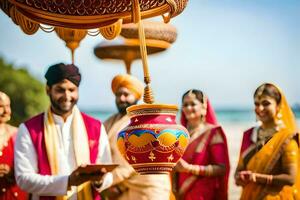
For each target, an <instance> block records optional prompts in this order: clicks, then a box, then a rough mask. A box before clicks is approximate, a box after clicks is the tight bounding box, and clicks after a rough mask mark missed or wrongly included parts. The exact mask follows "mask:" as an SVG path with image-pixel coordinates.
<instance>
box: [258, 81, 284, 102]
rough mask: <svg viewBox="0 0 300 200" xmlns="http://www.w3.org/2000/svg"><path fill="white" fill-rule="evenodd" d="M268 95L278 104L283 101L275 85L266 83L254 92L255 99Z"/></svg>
mask: <svg viewBox="0 0 300 200" xmlns="http://www.w3.org/2000/svg"><path fill="white" fill-rule="evenodd" d="M262 95H266V96H269V97H272V98H273V99H275V101H276V103H277V104H279V103H280V101H281V94H280V91H279V90H278V89H277V87H275V86H274V85H273V84H270V83H264V84H262V85H261V86H259V87H258V88H257V89H256V90H255V92H254V98H255V97H260V96H262Z"/></svg>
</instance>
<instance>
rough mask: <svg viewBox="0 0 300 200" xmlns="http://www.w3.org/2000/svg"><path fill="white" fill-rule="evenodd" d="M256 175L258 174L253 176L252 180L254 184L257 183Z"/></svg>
mask: <svg viewBox="0 0 300 200" xmlns="http://www.w3.org/2000/svg"><path fill="white" fill-rule="evenodd" d="M256 175H257V174H256V173H252V174H251V180H252V182H253V183H256Z"/></svg>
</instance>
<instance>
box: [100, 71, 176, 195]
mask: <svg viewBox="0 0 300 200" xmlns="http://www.w3.org/2000/svg"><path fill="white" fill-rule="evenodd" d="M111 88H112V91H113V93H114V94H115V96H116V106H117V108H118V111H119V112H118V113H116V114H114V115H113V116H111V117H110V118H109V119H108V120H107V121H105V122H104V126H105V128H106V130H107V133H108V138H109V142H110V147H111V153H112V160H113V162H114V163H117V164H119V166H118V167H117V168H116V169H115V170H114V171H112V174H113V184H112V187H110V188H108V189H107V190H105V191H104V192H103V195H104V197H105V199H106V200H107V199H108V200H132V199H138V200H157V199H160V200H168V199H169V195H170V190H171V189H170V180H169V176H168V175H165V174H155V175H139V174H137V173H136V172H135V171H134V169H133V168H132V167H131V166H130V165H129V163H128V162H127V161H126V160H125V159H124V158H123V156H122V155H121V153H120V152H119V150H118V147H117V136H118V133H119V132H120V131H121V130H122V129H123V128H125V127H126V126H127V125H128V124H129V121H130V119H129V117H128V116H127V115H126V108H128V107H129V106H131V105H135V104H136V103H137V102H138V100H139V99H140V98H141V97H142V94H143V89H144V86H143V83H142V82H141V81H139V80H138V79H137V78H135V77H134V76H131V75H128V74H124V75H117V76H115V77H114V78H113V80H112V83H111Z"/></svg>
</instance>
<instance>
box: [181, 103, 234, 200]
mask: <svg viewBox="0 0 300 200" xmlns="http://www.w3.org/2000/svg"><path fill="white" fill-rule="evenodd" d="M181 122H182V124H183V125H184V126H186V119H185V117H184V115H183V114H182V119H181ZM206 122H207V123H210V124H213V126H211V127H210V128H209V129H208V130H206V131H205V132H204V133H198V134H199V135H198V136H196V137H195V139H194V140H191V141H190V144H189V145H188V147H187V149H186V151H185V153H184V155H183V157H182V159H184V160H185V161H186V162H187V163H189V164H193V165H202V166H207V165H224V166H225V168H226V173H225V175H224V176H210V177H207V176H195V175H193V174H190V173H179V174H178V182H177V186H178V188H179V194H181V197H182V199H184V200H227V199H228V197H227V196H228V195H227V193H228V176H229V169H230V165H229V156H228V148H227V140H226V136H225V134H224V132H223V130H222V128H221V127H220V126H217V125H216V124H217V121H216V117H215V113H214V110H213V108H212V107H211V104H210V103H209V101H207V115H206ZM194 134H197V133H194ZM216 135H220V136H221V137H222V140H223V142H221V143H212V140H213V138H214V136H216Z"/></svg>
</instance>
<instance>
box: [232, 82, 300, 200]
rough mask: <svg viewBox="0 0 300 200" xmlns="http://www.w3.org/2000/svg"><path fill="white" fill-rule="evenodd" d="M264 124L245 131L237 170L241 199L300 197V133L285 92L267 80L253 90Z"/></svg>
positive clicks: (287, 199)
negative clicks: (241, 188)
mask: <svg viewBox="0 0 300 200" xmlns="http://www.w3.org/2000/svg"><path fill="white" fill-rule="evenodd" d="M254 103H255V113H256V117H257V119H258V120H259V121H260V122H261V125H259V126H257V127H252V128H250V129H249V130H247V131H245V132H244V135H243V140H242V146H241V152H240V159H239V163H238V166H237V169H236V172H235V181H236V184H237V185H240V186H242V187H243V190H242V194H241V198H240V199H241V200H252V199H255V200H299V199H300V191H299V189H300V188H299V186H300V176H299V175H300V168H299V163H300V162H299V161H300V160H299V158H300V157H299V134H298V133H297V127H296V122H295V118H294V114H293V112H292V110H291V109H290V107H289V105H288V103H287V101H286V99H285V96H284V94H283V93H282V92H281V90H280V89H279V88H278V87H276V86H275V85H273V84H270V83H265V84H262V85H261V86H259V87H258V88H257V89H256V91H255V93H254Z"/></svg>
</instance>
